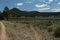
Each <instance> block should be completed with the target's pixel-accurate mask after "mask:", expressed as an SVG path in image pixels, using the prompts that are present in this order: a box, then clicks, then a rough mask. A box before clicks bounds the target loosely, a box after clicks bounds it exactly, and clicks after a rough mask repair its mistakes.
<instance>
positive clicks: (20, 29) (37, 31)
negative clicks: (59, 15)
mask: <svg viewBox="0 0 60 40" xmlns="http://www.w3.org/2000/svg"><path fill="white" fill-rule="evenodd" d="M3 23H4V24H5V26H6V30H7V36H8V37H9V38H8V40H60V38H56V37H54V36H53V33H54V30H55V28H56V27H57V26H60V25H59V24H60V20H9V21H3ZM49 28H52V29H53V30H52V31H51V32H48V30H49Z"/></svg>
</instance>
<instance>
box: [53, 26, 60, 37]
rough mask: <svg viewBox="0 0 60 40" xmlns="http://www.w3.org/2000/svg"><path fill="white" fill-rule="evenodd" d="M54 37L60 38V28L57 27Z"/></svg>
mask: <svg viewBox="0 0 60 40" xmlns="http://www.w3.org/2000/svg"><path fill="white" fill-rule="evenodd" d="M54 36H55V37H60V26H58V27H56V28H55V30H54Z"/></svg>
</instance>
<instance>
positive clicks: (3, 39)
mask: <svg viewBox="0 0 60 40" xmlns="http://www.w3.org/2000/svg"><path fill="white" fill-rule="evenodd" d="M0 24H1V36H0V37H1V40H7V35H6V29H5V26H4V24H3V23H2V22H0Z"/></svg>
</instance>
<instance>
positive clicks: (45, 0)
mask: <svg viewBox="0 0 60 40" xmlns="http://www.w3.org/2000/svg"><path fill="white" fill-rule="evenodd" d="M43 2H45V3H47V4H48V3H51V2H53V0H43Z"/></svg>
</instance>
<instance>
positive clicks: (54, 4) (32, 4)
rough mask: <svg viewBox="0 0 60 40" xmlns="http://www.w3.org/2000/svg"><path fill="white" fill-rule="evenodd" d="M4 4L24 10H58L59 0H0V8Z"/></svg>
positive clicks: (59, 10)
mask: <svg viewBox="0 0 60 40" xmlns="http://www.w3.org/2000/svg"><path fill="white" fill-rule="evenodd" d="M5 6H8V7H9V8H10V9H11V8H14V7H16V8H18V9H20V10H25V11H39V12H60V0H0V10H1V11H2V10H3V9H4V7H5Z"/></svg>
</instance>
